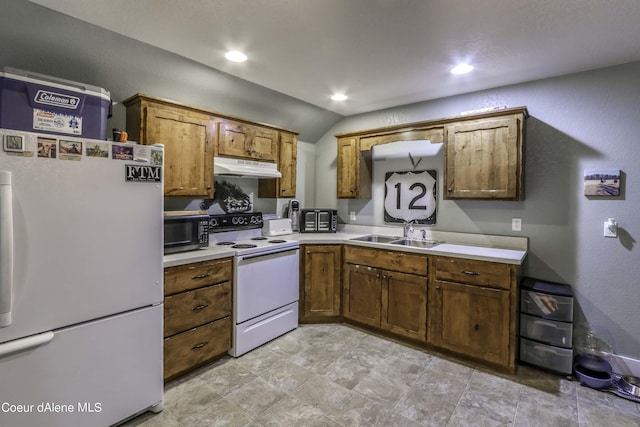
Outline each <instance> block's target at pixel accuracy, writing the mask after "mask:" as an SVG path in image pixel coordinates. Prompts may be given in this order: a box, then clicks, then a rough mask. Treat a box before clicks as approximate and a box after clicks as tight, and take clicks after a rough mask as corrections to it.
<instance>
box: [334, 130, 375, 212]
mask: <svg viewBox="0 0 640 427" xmlns="http://www.w3.org/2000/svg"><path fill="white" fill-rule="evenodd" d="M337 197H338V198H339V199H360V198H364V199H366V198H370V197H371V152H370V151H369V152H367V153H366V154H365V155H362V152H361V151H360V147H359V141H358V138H355V137H354V138H351V137H350V138H339V139H338V187H337Z"/></svg>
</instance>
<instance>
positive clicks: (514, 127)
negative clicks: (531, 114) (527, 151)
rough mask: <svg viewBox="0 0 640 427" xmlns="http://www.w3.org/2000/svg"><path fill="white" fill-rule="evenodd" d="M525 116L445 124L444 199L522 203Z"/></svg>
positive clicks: (516, 115) (513, 115)
mask: <svg viewBox="0 0 640 427" xmlns="http://www.w3.org/2000/svg"><path fill="white" fill-rule="evenodd" d="M523 128H524V114H523V113H520V114H512V115H509V116H506V117H495V118H488V119H478V120H472V121H466V122H461V123H451V124H449V125H447V132H446V133H447V143H446V150H445V173H444V174H445V191H444V198H445V199H503V200H521V199H522V198H523V192H522V162H523V159H522V151H523V150H522V145H523V144H522V142H523Z"/></svg>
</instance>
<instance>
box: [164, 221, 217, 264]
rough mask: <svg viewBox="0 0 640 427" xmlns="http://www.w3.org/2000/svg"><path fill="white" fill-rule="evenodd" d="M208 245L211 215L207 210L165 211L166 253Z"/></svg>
mask: <svg viewBox="0 0 640 427" xmlns="http://www.w3.org/2000/svg"><path fill="white" fill-rule="evenodd" d="M206 247H209V215H208V214H207V212H206V211H165V213H164V254H165V255H167V254H173V253H176V252H186V251H193V250H196V249H200V248H206Z"/></svg>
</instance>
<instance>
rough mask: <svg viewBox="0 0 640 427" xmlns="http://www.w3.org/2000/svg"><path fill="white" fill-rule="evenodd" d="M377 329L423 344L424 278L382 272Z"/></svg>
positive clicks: (424, 337)
mask: <svg viewBox="0 0 640 427" xmlns="http://www.w3.org/2000/svg"><path fill="white" fill-rule="evenodd" d="M381 326H382V328H383V329H386V330H388V331H390V332H394V333H396V334H399V335H403V336H405V337H408V338H414V339H417V340H420V341H426V339H427V278H426V277H422V276H416V275H413V274H404V273H398V272H392V271H382V317H381Z"/></svg>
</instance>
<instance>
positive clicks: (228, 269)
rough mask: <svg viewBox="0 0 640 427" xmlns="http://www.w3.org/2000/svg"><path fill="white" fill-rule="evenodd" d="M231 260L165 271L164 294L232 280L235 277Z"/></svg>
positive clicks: (202, 263) (212, 261) (178, 267)
mask: <svg viewBox="0 0 640 427" xmlns="http://www.w3.org/2000/svg"><path fill="white" fill-rule="evenodd" d="M232 268H233V261H232V259H231V258H224V259H218V260H211V261H204V262H197V263H191V264H185V265H179V266H176V267H169V268H165V270H164V294H165V295H171V294H176V293H178V292H183V291H188V290H191V289H196V288H201V287H203V286H207V285H213V284H214V283H220V282H224V281H227V280H229V281H230V280H231V279H232V277H233V269H232Z"/></svg>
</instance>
